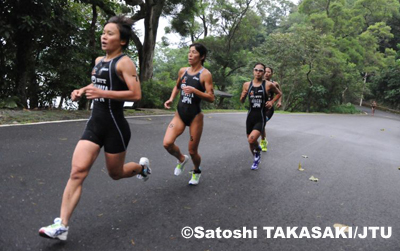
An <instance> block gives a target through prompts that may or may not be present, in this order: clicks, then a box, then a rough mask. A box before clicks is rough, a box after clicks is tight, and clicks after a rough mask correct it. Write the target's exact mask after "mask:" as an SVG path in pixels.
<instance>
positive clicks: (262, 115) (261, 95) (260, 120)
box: [246, 81, 274, 135]
mask: <svg viewBox="0 0 400 251" xmlns="http://www.w3.org/2000/svg"><path fill="white" fill-rule="evenodd" d="M247 95H248V97H249V104H250V106H249V111H248V113H247V119H246V133H247V135H249V134H250V133H251V132H252V131H253V130H257V131H260V132H262V130H263V129H264V127H265V124H266V123H267V121H268V120H269V119H270V118H271V117H272V115H273V113H274V108H273V107H272V108H270V109H267V108H266V107H265V103H266V102H267V101H268V100H270V98H271V97H270V95H268V94H267V93H266V90H265V81H262V83H261V85H260V86H257V87H255V86H254V85H253V81H251V82H250V85H249V90H248V91H247Z"/></svg>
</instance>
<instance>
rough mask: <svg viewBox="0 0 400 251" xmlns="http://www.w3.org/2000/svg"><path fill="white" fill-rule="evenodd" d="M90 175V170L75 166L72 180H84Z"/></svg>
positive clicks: (71, 175)
mask: <svg viewBox="0 0 400 251" xmlns="http://www.w3.org/2000/svg"><path fill="white" fill-rule="evenodd" d="M88 173H89V168H87V167H84V166H79V165H73V166H72V170H71V174H70V179H72V180H84V179H85V178H86V177H87V175H88Z"/></svg>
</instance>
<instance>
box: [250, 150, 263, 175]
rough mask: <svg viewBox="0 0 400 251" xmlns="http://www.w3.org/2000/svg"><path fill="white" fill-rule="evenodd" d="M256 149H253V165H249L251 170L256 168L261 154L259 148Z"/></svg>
mask: <svg viewBox="0 0 400 251" xmlns="http://www.w3.org/2000/svg"><path fill="white" fill-rule="evenodd" d="M257 150H258V149H257ZM257 150H256V151H254V162H253V165H252V166H251V170H257V169H258V165H259V164H260V163H261V154H260V150H261V149H259V150H258V151H257Z"/></svg>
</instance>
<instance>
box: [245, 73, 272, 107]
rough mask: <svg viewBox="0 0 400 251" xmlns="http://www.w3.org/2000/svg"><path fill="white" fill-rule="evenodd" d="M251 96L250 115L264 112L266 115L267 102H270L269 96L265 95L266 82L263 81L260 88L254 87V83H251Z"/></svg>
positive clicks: (249, 92)
mask: <svg viewBox="0 0 400 251" xmlns="http://www.w3.org/2000/svg"><path fill="white" fill-rule="evenodd" d="M247 95H248V96H249V104H250V106H249V113H250V112H262V113H265V110H266V108H265V102H267V100H268V98H269V97H268V96H267V94H266V93H265V81H264V80H263V81H262V83H261V85H260V86H258V87H255V86H253V81H251V82H250V86H249V90H248V91H247Z"/></svg>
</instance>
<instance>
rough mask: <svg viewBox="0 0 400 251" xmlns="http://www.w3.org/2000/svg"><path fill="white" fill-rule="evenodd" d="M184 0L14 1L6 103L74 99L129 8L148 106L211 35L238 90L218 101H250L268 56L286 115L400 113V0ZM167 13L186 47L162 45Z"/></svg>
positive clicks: (7, 11)
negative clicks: (355, 109)
mask: <svg viewBox="0 0 400 251" xmlns="http://www.w3.org/2000/svg"><path fill="white" fill-rule="evenodd" d="M150 2H152V3H153V4H150ZM181 2H182V1H176V0H158V1H155V0H153V1H132V0H129V1H128V0H126V1H117V0H85V1H84V0H81V1H78V0H75V1H73V0H60V1H52V0H35V1H22V0H3V1H2V9H1V10H0V43H1V47H0V74H1V79H0V106H2V107H9V108H13V107H15V106H17V105H18V106H19V107H27V106H28V102H27V100H29V107H30V108H35V107H37V106H39V107H43V106H46V105H48V104H51V100H52V99H53V98H55V97H61V101H63V100H68V99H69V93H70V92H71V90H72V89H74V88H78V87H81V86H84V85H86V84H87V83H88V79H89V77H88V76H89V74H90V70H91V68H92V67H93V62H94V59H95V57H96V56H98V55H101V54H103V52H101V51H100V50H99V42H98V41H99V37H100V33H101V29H102V25H103V24H104V22H105V20H107V18H108V17H110V16H111V15H115V14H121V13H124V14H125V15H127V16H129V17H131V18H132V19H133V20H135V21H139V20H141V19H143V20H145V30H144V31H140V30H138V29H136V32H135V34H136V35H135V38H134V39H133V43H132V45H131V46H130V48H129V50H128V51H127V54H128V55H130V56H131V57H132V59H133V60H134V61H135V62H136V63H137V65H138V69H139V71H140V73H141V80H142V89H143V100H142V101H141V102H140V103H139V106H141V107H159V108H161V107H162V106H163V102H164V101H165V100H166V99H167V98H168V97H169V95H170V92H171V90H172V88H173V86H174V84H175V83H176V79H177V73H178V70H179V69H180V68H181V67H184V66H187V46H188V45H189V44H190V43H192V42H194V41H200V42H202V43H204V44H205V45H206V46H207V48H208V49H209V52H210V53H209V55H208V57H207V61H206V65H205V66H206V67H207V68H208V69H209V70H210V71H211V72H212V74H213V79H214V84H215V88H216V89H218V90H220V91H223V92H228V93H230V94H233V97H232V98H230V99H228V98H223V97H218V98H217V100H216V102H215V103H214V104H213V105H209V104H208V107H210V108H212V107H218V108H234V109H238V108H242V107H243V105H241V104H240V103H239V100H238V97H239V94H240V91H241V88H242V84H243V82H245V81H249V80H250V79H251V78H252V69H253V66H254V64H255V63H256V62H263V63H265V64H266V65H268V66H271V67H272V68H273V69H274V80H275V81H278V82H279V83H280V85H281V87H282V90H283V93H284V97H283V107H282V108H283V109H284V110H287V111H310V112H312V111H334V112H342V111H343V112H346V109H347V107H349V105H348V104H349V103H353V104H359V103H360V102H366V103H369V102H370V101H372V100H377V102H378V105H385V106H388V107H391V108H394V109H400V84H399V81H398V79H400V64H399V62H398V56H399V52H398V51H399V49H400V48H399V47H398V45H400V28H399V27H400V14H399V8H400V4H399V1H398V0H303V1H300V3H299V4H298V5H295V4H293V3H292V2H291V1H287V0H230V1H226V0H200V1H183V3H184V4H181ZM161 16H164V17H168V20H170V23H169V26H168V27H167V29H166V31H167V33H171V34H176V37H179V38H180V39H181V40H180V41H179V43H177V42H176V41H168V39H167V38H166V37H164V38H163V40H162V42H160V43H158V44H157V45H156V44H155V36H156V34H157V29H158V23H159V22H160V17H161ZM150 31H151V32H150ZM140 33H144V34H142V35H143V36H144V39H143V41H141V40H140V39H139V37H140V36H141V34H140ZM80 106H81V108H85V107H88V105H87V104H85V102H82V103H81V104H80ZM349 112H351V111H349Z"/></svg>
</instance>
